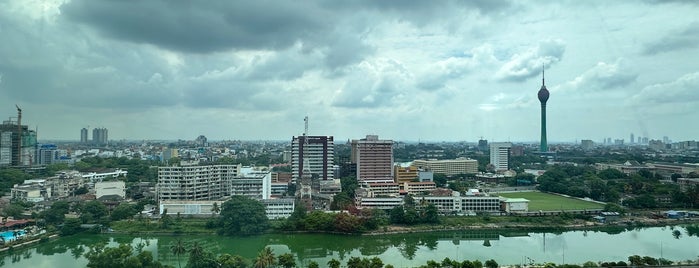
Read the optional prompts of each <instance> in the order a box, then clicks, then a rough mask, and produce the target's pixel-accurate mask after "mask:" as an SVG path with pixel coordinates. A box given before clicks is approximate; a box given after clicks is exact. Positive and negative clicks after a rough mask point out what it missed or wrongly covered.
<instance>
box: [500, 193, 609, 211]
mask: <svg viewBox="0 0 699 268" xmlns="http://www.w3.org/2000/svg"><path fill="white" fill-rule="evenodd" d="M498 195H499V196H502V197H507V198H524V199H527V200H529V211H537V210H543V211H547V210H578V209H598V208H604V205H602V204H597V203H594V202H588V201H583V200H579V199H574V198H567V197H563V196H559V195H554V194H547V193H542V192H518V193H500V194H498Z"/></svg>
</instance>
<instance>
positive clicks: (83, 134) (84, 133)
mask: <svg viewBox="0 0 699 268" xmlns="http://www.w3.org/2000/svg"><path fill="white" fill-rule="evenodd" d="M87 141H88V140H87V128H82V129H81V130H80V143H87Z"/></svg>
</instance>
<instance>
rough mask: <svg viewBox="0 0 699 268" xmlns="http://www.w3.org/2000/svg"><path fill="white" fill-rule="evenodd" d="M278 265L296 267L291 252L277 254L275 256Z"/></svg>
mask: <svg viewBox="0 0 699 268" xmlns="http://www.w3.org/2000/svg"><path fill="white" fill-rule="evenodd" d="M277 260H278V263H279V265H281V266H282V267H284V268H291V267H296V260H294V255H291V253H284V254H282V255H279V257H277Z"/></svg>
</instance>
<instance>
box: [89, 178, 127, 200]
mask: <svg viewBox="0 0 699 268" xmlns="http://www.w3.org/2000/svg"><path fill="white" fill-rule="evenodd" d="M106 195H116V196H119V197H121V198H126V184H125V183H124V181H100V182H95V197H96V198H97V199H100V198H101V197H103V196H106Z"/></svg>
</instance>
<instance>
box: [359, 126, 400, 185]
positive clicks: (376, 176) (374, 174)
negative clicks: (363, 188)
mask: <svg viewBox="0 0 699 268" xmlns="http://www.w3.org/2000/svg"><path fill="white" fill-rule="evenodd" d="M350 161H351V162H352V163H355V164H357V180H358V181H393V141H392V140H379V136H377V135H367V136H366V138H364V139H360V140H352V152H351V155H350Z"/></svg>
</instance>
